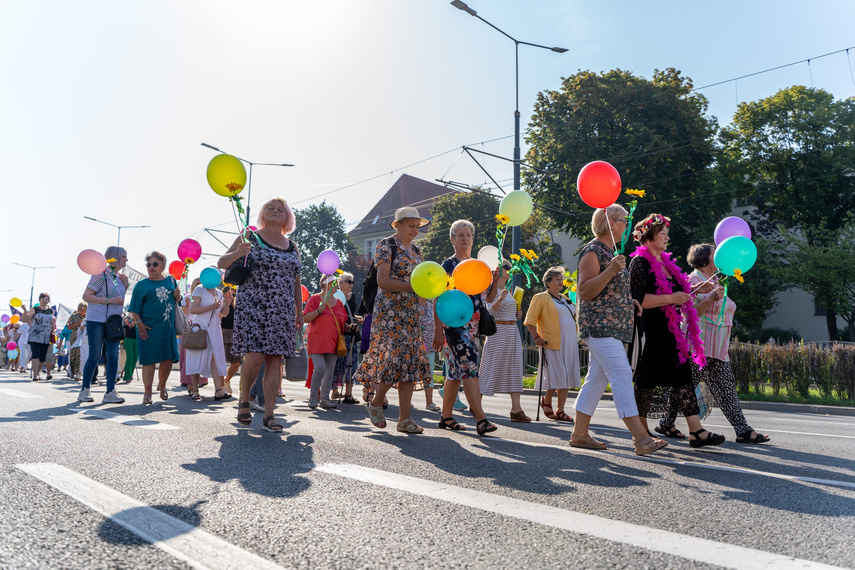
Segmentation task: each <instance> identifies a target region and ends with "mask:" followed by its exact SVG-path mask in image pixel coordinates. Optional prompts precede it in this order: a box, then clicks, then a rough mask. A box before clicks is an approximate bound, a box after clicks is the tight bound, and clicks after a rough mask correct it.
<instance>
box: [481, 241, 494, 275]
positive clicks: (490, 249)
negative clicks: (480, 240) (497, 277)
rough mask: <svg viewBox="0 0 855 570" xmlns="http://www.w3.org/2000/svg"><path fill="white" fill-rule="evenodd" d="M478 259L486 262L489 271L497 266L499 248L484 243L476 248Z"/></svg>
mask: <svg viewBox="0 0 855 570" xmlns="http://www.w3.org/2000/svg"><path fill="white" fill-rule="evenodd" d="M478 259H480V260H481V261H483V262H484V263H486V264H487V267H489V268H490V271H495V270H496V269H498V268H499V248H498V247H496V246H495V245H485V246H484V247H482V248H481V249H479V250H478Z"/></svg>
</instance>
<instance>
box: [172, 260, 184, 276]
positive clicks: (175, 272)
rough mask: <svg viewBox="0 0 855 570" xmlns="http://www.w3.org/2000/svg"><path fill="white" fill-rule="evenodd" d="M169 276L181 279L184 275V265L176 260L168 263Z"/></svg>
mask: <svg viewBox="0 0 855 570" xmlns="http://www.w3.org/2000/svg"><path fill="white" fill-rule="evenodd" d="M169 274H170V275H172V276H173V277H175V278H176V279H181V276H182V275H184V263H182V262H180V261H178V260H177V259H176V260H175V261H173V262H172V263H170V264H169Z"/></svg>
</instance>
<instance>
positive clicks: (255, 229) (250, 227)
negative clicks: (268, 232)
mask: <svg viewBox="0 0 855 570" xmlns="http://www.w3.org/2000/svg"><path fill="white" fill-rule="evenodd" d="M246 229H248V230H252V231H254V232H257V231H258V228H257V227H255V226H248V227H247V228H246Z"/></svg>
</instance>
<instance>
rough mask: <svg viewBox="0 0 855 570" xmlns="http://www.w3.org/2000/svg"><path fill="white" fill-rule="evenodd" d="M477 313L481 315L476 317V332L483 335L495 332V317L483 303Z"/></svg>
mask: <svg viewBox="0 0 855 570" xmlns="http://www.w3.org/2000/svg"><path fill="white" fill-rule="evenodd" d="M478 314H479V315H481V317H480V318H479V319H478V334H480V335H484V336H493V335H494V334H496V330H497V329H496V319H494V318H493V315H491V314H490V311H488V310H487V307H485V306H484V305H483V304H482V305H481V306H480V307H479V308H478Z"/></svg>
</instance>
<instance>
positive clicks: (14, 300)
mask: <svg viewBox="0 0 855 570" xmlns="http://www.w3.org/2000/svg"><path fill="white" fill-rule="evenodd" d="M9 304H10V305H12V306H13V307H20V306H21V305H22V304H23V303H21V300H20V299H19V298H17V297H12V300H11V301H9Z"/></svg>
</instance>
